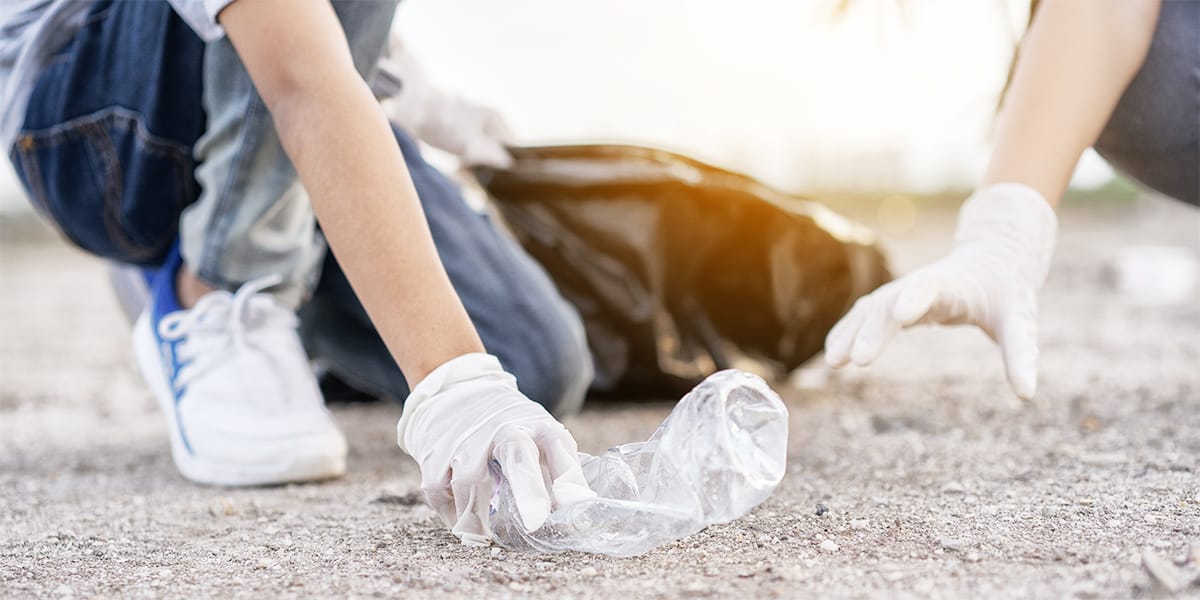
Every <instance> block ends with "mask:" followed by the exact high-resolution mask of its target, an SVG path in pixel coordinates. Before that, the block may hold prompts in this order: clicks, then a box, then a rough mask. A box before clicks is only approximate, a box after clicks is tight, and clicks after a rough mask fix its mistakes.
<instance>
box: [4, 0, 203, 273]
mask: <svg viewBox="0 0 1200 600" xmlns="http://www.w3.org/2000/svg"><path fill="white" fill-rule="evenodd" d="M203 52H204V42H203V41H201V40H200V38H198V37H196V35H195V34H194V33H193V32H192V31H191V29H189V28H188V27H187V25H185V24H184V23H183V21H182V20H181V19H179V17H178V16H177V15H175V13H174V12H173V11H172V10H171V8H170V6H169V5H167V4H166V3H158V2H153V3H151V2H133V3H125V2H110V1H104V2H96V3H95V4H94V6H93V7H92V10H91V12H90V13H89V15H88V18H87V22H86V24H85V26H84V27H83V28H82V29H81V30H80V31H79V32H78V34H77V35H76V36H75V37H74V39H73V40H72V41H71V42H70V43H68V44H67V46H65V47H64V48H62V49H61V50H60V51H59V52H58V53H57V54H56V55H55V56H54V57H53V60H52V62H51V64H50V65H49V66H48V67H47V68H46V69H45V70H44V71H43V72H42V73H41V74H40V76H39V78H38V80H37V83H36V85H35V87H34V90H33V95H32V98H31V101H30V103H29V109H28V111H27V113H26V116H25V121H24V126H23V129H22V131H21V133H20V134H19V136H18V138H17V142H16V144H15V147H14V148H13V149H12V153H11V157H12V160H13V165H14V167H15V168H16V171H17V173H18V175H19V177H20V179H21V181H22V182H23V183H24V185H25V187H26V189H27V190H28V191H29V196H30V198H31V199H32V201H33V203H34V205H35V206H36V207H37V208H38V210H39V211H40V212H42V213H43V214H44V215H46V216H48V217H49V218H50V219H51V220H53V221H54V222H55V223H56V225H57V226H58V227H59V228H60V229H61V231H62V233H63V234H64V235H65V236H66V237H67V238H69V239H70V240H72V241H73V242H74V243H76V244H77V245H79V246H80V247H82V248H84V249H85V250H87V251H89V252H91V253H93V254H96V255H99V256H103V257H106V258H110V259H114V260H118V261H122V262H127V263H136V264H143V265H154V264H158V263H160V262H161V261H162V260H163V259H164V257H165V256H166V254H167V251H168V249H169V248H170V246H171V244H172V242H173V241H174V239H175V236H176V225H177V223H178V219H179V213H180V211H182V210H183V208H184V206H186V205H187V204H188V203H189V202H191V201H192V200H193V199H194V197H195V193H196V183H195V180H194V179H193V177H192V170H193V167H194V162H193V160H192V157H191V146H192V144H193V143H194V142H195V140H196V139H197V138H198V137H199V136H200V133H201V132H202V131H203V128H204V112H203V110H202V108H201V106H200V85H201V80H200V64H201V61H202V60H203Z"/></svg>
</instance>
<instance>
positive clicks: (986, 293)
mask: <svg viewBox="0 0 1200 600" xmlns="http://www.w3.org/2000/svg"><path fill="white" fill-rule="evenodd" d="M1057 227H1058V220H1057V218H1056V217H1055V215H1054V210H1053V209H1052V208H1051V207H1050V205H1049V204H1048V203H1047V202H1046V200H1045V199H1044V198H1043V197H1042V195H1041V194H1039V193H1038V192H1037V191H1035V190H1033V189H1032V188H1030V187H1028V186H1025V185H1021V184H1015V183H1001V184H995V185H991V186H988V187H986V188H983V189H980V190H978V191H976V192H975V194H973V195H972V196H971V197H970V198H968V199H967V201H966V203H965V204H963V207H962V209H961V210H960V211H959V216H958V229H957V231H956V233H955V236H954V242H955V243H954V249H953V251H951V252H950V254H949V255H948V256H946V257H945V258H943V259H941V260H939V261H937V262H935V263H933V264H930V265H927V266H925V267H922V268H921V269H918V270H916V271H914V272H912V273H910V274H908V275H905V276H904V277H901V278H900V279H897V280H896V281H893V282H891V283H888V284H886V285H884V286H882V287H880V288H879V289H877V290H875V291H874V292H871V293H870V294H868V295H866V296H864V297H863V298H860V299H859V300H858V302H856V303H855V304H854V307H853V308H851V309H850V312H849V313H848V314H846V316H845V317H843V318H842V320H841V321H839V322H838V323H837V325H835V326H834V328H833V330H831V331H830V332H829V335H828V336H827V337H826V338H825V359H826V361H827V362H828V363H829V364H830V365H831V366H833V367H841V366H844V365H845V364H847V363H848V362H851V361H853V362H854V364H856V365H860V366H862V365H866V364H868V363H870V362H871V361H873V360H875V359H876V358H877V357H878V356H879V354H880V353H881V352H882V351H883V348H884V346H885V345H886V344H887V343H888V341H890V340H891V339H892V336H894V335H895V334H896V332H897V331H899V329H900V328H901V327H908V326H910V325H914V324H917V323H941V324H946V325H953V324H971V325H975V326H977V327H979V328H980V329H982V330H983V331H984V332H985V333H987V334H988V336H989V337H991V338H992V340H993V341H995V342H996V343H997V344H999V345H1000V348H1001V350H1002V353H1003V356H1004V364H1005V368H1006V372H1007V375H1008V382H1009V384H1010V385H1011V386H1012V389H1013V391H1014V392H1016V394H1017V396H1020V397H1021V398H1025V399H1029V398H1032V397H1033V395H1034V392H1035V390H1036V388H1037V360H1038V346H1037V314H1038V307H1037V291H1038V289H1039V288H1041V286H1042V283H1043V282H1044V281H1045V279H1046V272H1047V270H1048V269H1049V267H1050V257H1051V255H1052V254H1053V253H1054V238H1055V233H1056V230H1057Z"/></svg>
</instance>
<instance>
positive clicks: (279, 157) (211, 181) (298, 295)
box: [180, 0, 398, 308]
mask: <svg viewBox="0 0 1200 600" xmlns="http://www.w3.org/2000/svg"><path fill="white" fill-rule="evenodd" d="M397 2H398V0H337V1H335V2H334V3H333V6H334V10H335V11H336V12H337V15H338V18H339V19H340V20H341V22H342V28H343V30H344V31H345V32H346V37H347V40H348V41H349V43H350V50H351V54H352V56H353V57H354V63H355V67H356V68H357V69H358V71H359V73H361V74H363V76H364V77H365V76H367V75H369V72H370V70H371V69H372V68H373V66H374V65H375V62H376V61H377V60H378V58H379V56H380V55H381V54H382V52H383V51H384V48H385V47H386V43H387V39H388V33H389V31H390V29H391V22H392V16H393V15H394V13H395V9H396V3H397ZM204 59H205V67H204V108H205V110H206V112H207V114H208V127H207V129H206V131H205V132H204V136H203V137H202V138H201V139H200V140H199V142H198V143H197V144H196V158H197V160H198V161H199V163H200V165H199V168H198V169H197V171H196V178H197V179H198V180H199V182H200V186H201V193H200V199H199V200H198V201H197V202H196V203H195V204H193V205H192V206H190V207H188V209H187V210H186V211H185V212H184V215H183V218H182V220H181V222H180V243H181V251H182V253H183V257H184V262H185V263H186V264H187V265H188V266H189V267H190V268H191V269H192V271H193V272H194V273H195V274H196V275H197V276H198V277H199V278H200V279H201V280H203V281H204V282H206V283H208V284H209V285H212V286H214V287H217V288H226V289H232V288H236V287H237V286H238V285H241V284H242V283H244V282H246V281H249V280H252V279H256V278H259V277H263V276H266V275H277V276H280V277H282V278H283V284H282V285H280V286H277V287H276V288H274V289H273V290H272V293H273V294H274V295H275V296H276V297H277V298H279V299H280V300H282V301H283V302H284V303H285V304H288V305H290V306H292V307H293V308H295V307H297V306H299V304H300V303H301V302H302V301H303V300H304V299H305V298H306V296H307V295H308V294H309V292H310V291H311V288H312V286H313V285H314V284H315V283H316V276H317V274H318V272H319V268H320V263H321V260H322V258H323V257H324V255H325V247H324V243H323V241H322V239H321V237H320V235H319V234H318V233H317V232H316V221H315V219H314V216H313V211H312V206H311V205H310V204H309V201H308V196H307V194H306V193H305V192H304V188H303V187H302V186H301V185H300V183H299V181H298V179H297V175H296V170H295V168H293V167H292V163H291V161H290V160H289V159H288V157H287V154H286V153H285V152H284V150H283V146H282V145H281V143H280V141H279V137H278V135H277V134H276V132H275V128H274V125H273V123H272V121H271V115H270V113H269V112H268V111H267V107H266V105H265V104H264V103H263V101H262V99H261V98H260V97H259V95H258V94H257V93H256V92H255V90H254V83H253V82H252V81H251V80H250V76H249V74H247V73H246V70H245V68H244V67H243V66H242V63H241V60H240V59H239V58H238V55H237V52H236V51H235V50H234V48H233V45H232V44H231V43H230V42H229V40H228V39H225V38H223V39H221V40H218V41H216V42H213V43H211V44H209V45H208V48H207V50H206V52H205V57H204Z"/></svg>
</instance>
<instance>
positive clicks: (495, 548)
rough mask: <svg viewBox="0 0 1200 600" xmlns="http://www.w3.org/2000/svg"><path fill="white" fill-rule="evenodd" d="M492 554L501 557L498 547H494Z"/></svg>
mask: <svg viewBox="0 0 1200 600" xmlns="http://www.w3.org/2000/svg"><path fill="white" fill-rule="evenodd" d="M491 554H492V556H500V548H497V547H496V546H492V549H491Z"/></svg>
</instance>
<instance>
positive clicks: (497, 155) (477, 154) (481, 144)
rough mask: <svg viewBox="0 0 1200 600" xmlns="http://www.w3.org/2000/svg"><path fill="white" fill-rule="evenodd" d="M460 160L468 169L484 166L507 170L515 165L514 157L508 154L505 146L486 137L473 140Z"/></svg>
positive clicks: (464, 150)
mask: <svg viewBox="0 0 1200 600" xmlns="http://www.w3.org/2000/svg"><path fill="white" fill-rule="evenodd" d="M459 158H460V159H461V160H462V162H463V164H464V165H465V166H468V167H475V166H484V167H492V168H493V169H507V168H509V167H512V164H513V157H512V155H511V154H509V153H508V149H507V148H505V147H504V144H503V143H502V142H500V141H499V140H497V139H495V138H491V137H486V136H479V137H476V138H475V139H473V140H471V141H470V142H469V143H468V144H467V145H466V148H464V149H463V151H462V154H461V155H460V156H459Z"/></svg>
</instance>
